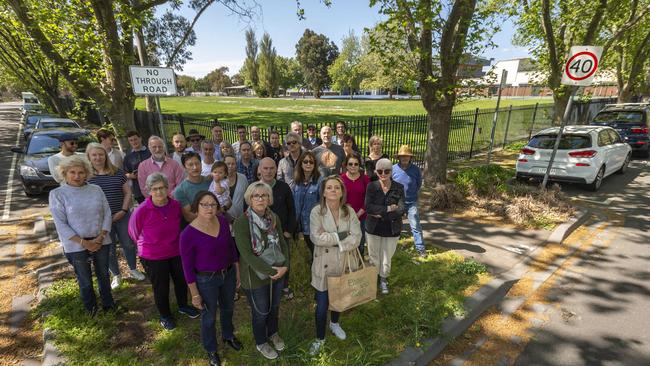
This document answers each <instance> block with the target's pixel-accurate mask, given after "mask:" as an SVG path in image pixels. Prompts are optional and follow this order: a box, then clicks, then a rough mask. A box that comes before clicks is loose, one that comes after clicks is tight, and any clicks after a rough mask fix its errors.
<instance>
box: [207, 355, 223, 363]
mask: <svg viewBox="0 0 650 366" xmlns="http://www.w3.org/2000/svg"><path fill="white" fill-rule="evenodd" d="M208 359H209V361H208V365H210V366H221V360H220V359H219V354H218V353H217V352H209V353H208Z"/></svg>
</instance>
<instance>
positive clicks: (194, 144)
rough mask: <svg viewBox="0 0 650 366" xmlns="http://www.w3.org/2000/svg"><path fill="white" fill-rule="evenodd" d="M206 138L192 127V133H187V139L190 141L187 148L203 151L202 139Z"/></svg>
mask: <svg viewBox="0 0 650 366" xmlns="http://www.w3.org/2000/svg"><path fill="white" fill-rule="evenodd" d="M204 139H205V136H203V135H201V134H200V133H199V131H197V130H196V129H194V128H193V129H191V130H190V133H189V134H188V135H187V141H188V142H189V143H190V145H191V146H190V147H188V148H187V150H188V151H194V152H195V153H197V154H200V153H201V141H203V140H204Z"/></svg>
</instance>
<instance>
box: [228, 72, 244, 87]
mask: <svg viewBox="0 0 650 366" xmlns="http://www.w3.org/2000/svg"><path fill="white" fill-rule="evenodd" d="M230 83H231V84H232V85H234V86H238V85H244V78H242V76H241V74H240V73H236V74H235V75H233V76H231V77H230Z"/></svg>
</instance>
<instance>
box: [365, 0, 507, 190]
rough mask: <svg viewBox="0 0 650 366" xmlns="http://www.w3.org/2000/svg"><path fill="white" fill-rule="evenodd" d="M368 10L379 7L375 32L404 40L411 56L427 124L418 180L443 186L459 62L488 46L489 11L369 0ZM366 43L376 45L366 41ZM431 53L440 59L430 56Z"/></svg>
mask: <svg viewBox="0 0 650 366" xmlns="http://www.w3.org/2000/svg"><path fill="white" fill-rule="evenodd" d="M370 5H371V6H374V5H379V6H380V12H381V13H382V14H383V15H384V16H386V17H387V19H386V20H384V21H383V22H381V23H379V24H378V25H377V27H378V28H379V29H381V30H382V32H385V33H393V34H394V35H395V37H394V38H395V39H397V40H406V42H407V44H408V47H409V49H410V50H411V51H413V52H415V53H416V55H417V71H416V72H417V80H418V82H419V84H420V85H419V88H420V95H421V98H422V105H423V106H424V109H425V110H426V112H427V120H428V131H427V150H426V152H425V162H426V166H425V173H424V179H425V181H426V182H427V183H429V184H435V183H445V182H446V181H447V148H448V143H449V128H450V124H451V112H452V108H453V106H454V104H455V102H456V92H455V88H456V87H457V86H458V80H457V72H458V69H459V66H460V63H461V58H462V56H463V54H465V53H471V54H480V52H481V51H482V49H483V48H484V47H485V46H486V45H487V44H489V42H488V41H487V40H488V39H489V37H490V36H491V35H492V34H493V33H494V31H495V30H496V29H498V28H497V27H495V26H494V25H493V24H498V23H496V22H492V19H490V17H491V15H492V14H494V11H495V9H493V8H490V7H488V5H489V4H484V3H481V6H479V7H477V0H456V1H454V2H451V3H449V2H446V1H442V0H420V1H414V0H413V1H408V0H381V1H380V0H371V1H370ZM371 42H378V41H377V39H376V38H374V39H373V38H372V37H371ZM398 45H399V44H394V47H398ZM377 49H378V51H379V52H381V50H380V49H379V48H377ZM434 50H435V51H436V54H438V55H442V56H443V57H438V58H436V57H434ZM382 56H386V57H382V58H381V59H382V62H389V61H388V60H389V57H388V56H390V55H389V54H386V55H384V54H382ZM388 65H389V64H388Z"/></svg>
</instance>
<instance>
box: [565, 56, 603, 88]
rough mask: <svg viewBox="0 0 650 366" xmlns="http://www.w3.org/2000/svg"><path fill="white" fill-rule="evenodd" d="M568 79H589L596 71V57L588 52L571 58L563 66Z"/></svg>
mask: <svg viewBox="0 0 650 366" xmlns="http://www.w3.org/2000/svg"><path fill="white" fill-rule="evenodd" d="M564 68H565V69H564V73H565V75H566V76H567V77H569V79H571V80H574V81H581V80H584V79H587V78H589V77H591V76H592V75H593V74H594V73H595V72H596V70H598V57H597V56H596V54H594V53H593V52H590V51H582V52H578V53H576V54H574V55H573V56H571V58H570V59H569V61H567V63H566V65H565V66H564Z"/></svg>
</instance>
